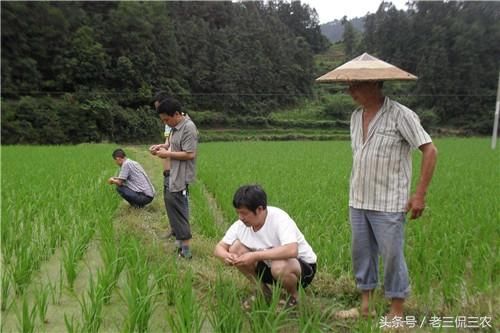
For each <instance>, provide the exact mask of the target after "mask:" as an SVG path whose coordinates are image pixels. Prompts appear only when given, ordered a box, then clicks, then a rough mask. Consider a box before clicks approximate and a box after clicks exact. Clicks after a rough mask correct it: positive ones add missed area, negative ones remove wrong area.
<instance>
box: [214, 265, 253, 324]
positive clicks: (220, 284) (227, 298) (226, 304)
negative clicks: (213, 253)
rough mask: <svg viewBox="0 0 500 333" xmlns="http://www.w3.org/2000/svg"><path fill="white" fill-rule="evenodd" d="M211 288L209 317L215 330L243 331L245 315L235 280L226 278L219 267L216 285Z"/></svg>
mask: <svg viewBox="0 0 500 333" xmlns="http://www.w3.org/2000/svg"><path fill="white" fill-rule="evenodd" d="M210 289H211V292H210V293H209V297H210V299H209V302H208V303H209V308H208V319H209V321H210V324H211V326H212V328H213V330H214V332H217V333H226V332H227V333H239V332H241V331H242V329H243V323H244V318H245V317H244V315H243V311H242V309H241V305H240V301H239V295H238V290H237V288H236V285H235V284H234V282H233V281H232V280H224V279H223V277H222V272H221V270H220V269H219V270H218V272H217V278H216V281H215V285H214V286H213V287H212V288H210Z"/></svg>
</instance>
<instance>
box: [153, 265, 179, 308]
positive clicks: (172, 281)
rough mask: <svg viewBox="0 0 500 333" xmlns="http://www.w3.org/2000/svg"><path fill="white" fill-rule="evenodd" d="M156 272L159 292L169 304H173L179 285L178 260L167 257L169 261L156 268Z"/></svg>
mask: <svg viewBox="0 0 500 333" xmlns="http://www.w3.org/2000/svg"><path fill="white" fill-rule="evenodd" d="M154 274H155V279H156V281H157V286H158V292H159V294H161V295H163V296H164V298H165V302H166V304H167V305H173V304H174V303H175V300H176V297H177V288H178V285H179V270H178V267H177V266H176V262H175V261H174V260H171V259H167V262H166V263H164V264H163V265H162V266H160V267H159V268H158V269H157V270H155V272H154Z"/></svg>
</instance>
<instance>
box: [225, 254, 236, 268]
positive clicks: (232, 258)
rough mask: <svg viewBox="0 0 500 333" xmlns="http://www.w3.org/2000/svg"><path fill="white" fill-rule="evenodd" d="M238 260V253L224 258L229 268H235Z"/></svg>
mask: <svg viewBox="0 0 500 333" xmlns="http://www.w3.org/2000/svg"><path fill="white" fill-rule="evenodd" d="M237 258H238V255H237V254H236V253H228V255H227V257H226V258H224V263H225V264H226V265H229V266H233V265H234V262H235V260H236V259H237Z"/></svg>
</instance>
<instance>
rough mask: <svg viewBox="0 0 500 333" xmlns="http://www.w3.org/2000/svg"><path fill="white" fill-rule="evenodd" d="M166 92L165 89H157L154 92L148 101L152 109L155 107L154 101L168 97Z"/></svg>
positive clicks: (161, 100)
mask: <svg viewBox="0 0 500 333" xmlns="http://www.w3.org/2000/svg"><path fill="white" fill-rule="evenodd" d="M168 96H169V95H168V94H167V93H166V92H165V91H157V92H156V94H155V95H154V96H153V98H152V99H151V101H150V103H149V104H150V105H151V107H152V108H153V109H155V102H160V103H161V102H163V100H165V99H167V98H168Z"/></svg>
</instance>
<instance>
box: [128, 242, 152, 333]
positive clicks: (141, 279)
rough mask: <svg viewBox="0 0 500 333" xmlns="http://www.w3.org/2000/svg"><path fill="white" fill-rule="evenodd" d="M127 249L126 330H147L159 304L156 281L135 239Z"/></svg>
mask: <svg viewBox="0 0 500 333" xmlns="http://www.w3.org/2000/svg"><path fill="white" fill-rule="evenodd" d="M127 250H128V252H127V283H126V285H125V287H124V288H123V296H122V297H123V299H124V300H125V302H126V304H127V309H128V316H127V318H126V322H125V328H124V330H125V331H127V332H147V331H148V329H149V320H150V319H151V316H152V314H153V311H154V309H155V308H156V306H157V303H156V296H157V291H156V281H154V280H153V279H151V278H150V275H151V270H150V268H149V265H148V261H147V260H146V259H145V258H144V257H143V256H142V255H141V253H140V250H139V245H138V244H137V243H136V241H135V240H131V244H130V247H129V248H128V249H127Z"/></svg>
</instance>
